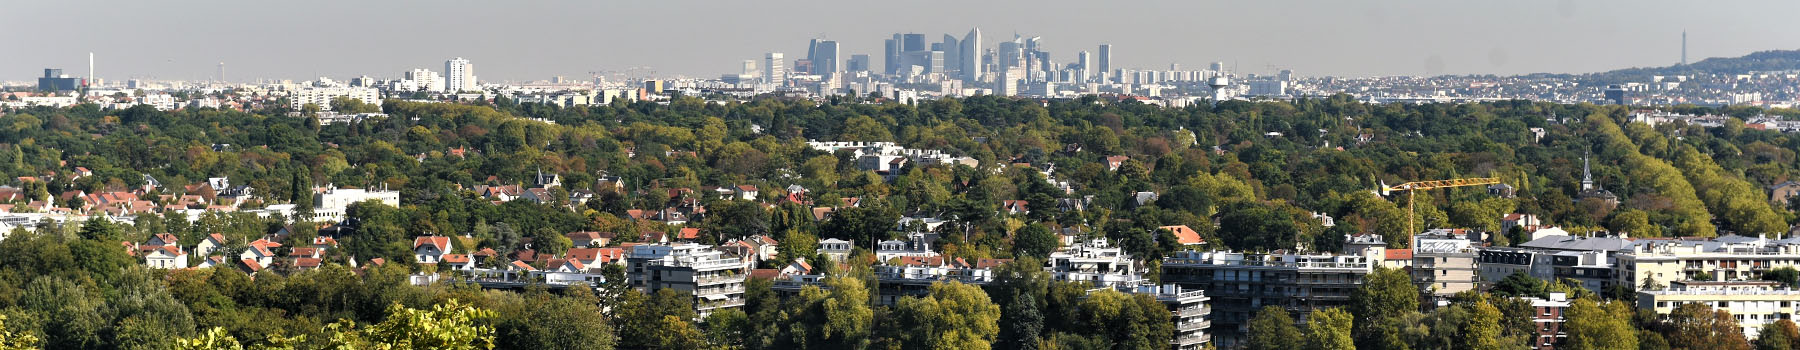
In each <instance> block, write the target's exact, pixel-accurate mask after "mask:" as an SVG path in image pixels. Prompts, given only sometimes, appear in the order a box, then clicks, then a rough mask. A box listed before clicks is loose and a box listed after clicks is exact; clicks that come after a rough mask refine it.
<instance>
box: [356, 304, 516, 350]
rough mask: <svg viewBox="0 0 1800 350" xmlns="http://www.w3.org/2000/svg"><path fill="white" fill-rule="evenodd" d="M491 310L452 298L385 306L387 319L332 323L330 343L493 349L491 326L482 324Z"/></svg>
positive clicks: (382, 346) (389, 346)
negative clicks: (419, 305)
mask: <svg viewBox="0 0 1800 350" xmlns="http://www.w3.org/2000/svg"><path fill="white" fill-rule="evenodd" d="M492 318H494V313H493V311H488V310H484V309H478V308H475V307H472V306H468V305H463V304H462V303H461V302H458V301H456V300H454V299H452V300H450V301H447V302H445V303H443V304H439V305H437V306H433V307H432V308H431V310H418V309H410V308H406V307H403V306H400V304H393V305H390V306H388V317H387V320H385V321H382V322H381V323H377V324H375V325H374V326H370V327H367V328H364V329H356V328H355V323H354V322H351V321H340V322H339V323H336V324H333V325H331V327H329V328H330V329H328V330H327V331H328V332H337V333H338V334H337V336H336V337H334V339H332V341H331V343H332V345H333V347H337V348H343V347H348V348H367V349H439V350H458V349H492V348H494V328H493V327H492V326H487V325H484V324H485V323H486V321H487V320H489V319H492Z"/></svg>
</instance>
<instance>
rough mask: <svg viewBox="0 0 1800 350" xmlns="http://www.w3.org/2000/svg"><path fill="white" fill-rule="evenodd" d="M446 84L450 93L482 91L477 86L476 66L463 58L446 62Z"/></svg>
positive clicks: (445, 88)
mask: <svg viewBox="0 0 1800 350" xmlns="http://www.w3.org/2000/svg"><path fill="white" fill-rule="evenodd" d="M444 82H445V84H444V85H445V86H444V91H448V92H461V91H474V90H481V87H479V86H477V85H475V65H474V64H471V63H469V60H466V59H463V58H462V57H457V58H453V59H450V60H449V61H444Z"/></svg>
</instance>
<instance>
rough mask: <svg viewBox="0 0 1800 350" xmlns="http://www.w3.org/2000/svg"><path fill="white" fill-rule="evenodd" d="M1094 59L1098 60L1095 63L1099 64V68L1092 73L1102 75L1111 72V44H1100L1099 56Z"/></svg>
mask: <svg viewBox="0 0 1800 350" xmlns="http://www.w3.org/2000/svg"><path fill="white" fill-rule="evenodd" d="M1096 61H1099V62H1097V63H1099V64H1100V69H1099V70H1096V71H1094V75H1096V76H1102V77H1104V76H1108V75H1111V74H1112V44H1100V57H1099V58H1098V59H1096ZM1103 83H1104V82H1103Z"/></svg>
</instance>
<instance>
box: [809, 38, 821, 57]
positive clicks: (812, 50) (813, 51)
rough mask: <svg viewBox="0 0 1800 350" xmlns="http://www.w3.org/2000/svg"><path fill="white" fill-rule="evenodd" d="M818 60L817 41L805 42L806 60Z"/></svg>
mask: <svg viewBox="0 0 1800 350" xmlns="http://www.w3.org/2000/svg"><path fill="white" fill-rule="evenodd" d="M818 58H819V39H812V40H811V41H807V42H806V60H808V61H815V60H817V59H818Z"/></svg>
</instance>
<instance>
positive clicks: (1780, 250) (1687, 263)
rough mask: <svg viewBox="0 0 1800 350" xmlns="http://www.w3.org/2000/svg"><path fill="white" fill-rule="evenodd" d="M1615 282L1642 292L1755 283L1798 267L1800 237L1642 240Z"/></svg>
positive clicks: (1624, 256) (1626, 254)
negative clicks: (1675, 285) (1701, 283)
mask: <svg viewBox="0 0 1800 350" xmlns="http://www.w3.org/2000/svg"><path fill="white" fill-rule="evenodd" d="M1617 258H1618V263H1617V264H1616V267H1615V269H1617V270H1618V271H1617V272H1615V277H1614V278H1615V280H1614V283H1629V284H1627V285H1629V286H1634V287H1637V288H1638V289H1639V290H1648V289H1654V288H1646V287H1651V286H1655V285H1663V286H1667V285H1669V284H1670V283H1671V282H1676V281H1697V280H1699V279H1700V278H1701V277H1710V278H1709V279H1706V281H1754V280H1760V279H1762V274H1763V273H1764V272H1768V271H1769V270H1773V269H1776V268H1781V267H1794V266H1795V264H1796V263H1797V262H1800V238H1788V239H1782V240H1771V239H1768V238H1764V237H1745V236H1722V237H1718V238H1714V239H1710V240H1682V239H1676V240H1648V239H1640V240H1639V241H1638V242H1636V243H1635V244H1633V245H1632V246H1631V247H1630V248H1628V249H1627V250H1624V251H1621V252H1620V253H1619V254H1618V256H1617Z"/></svg>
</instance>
